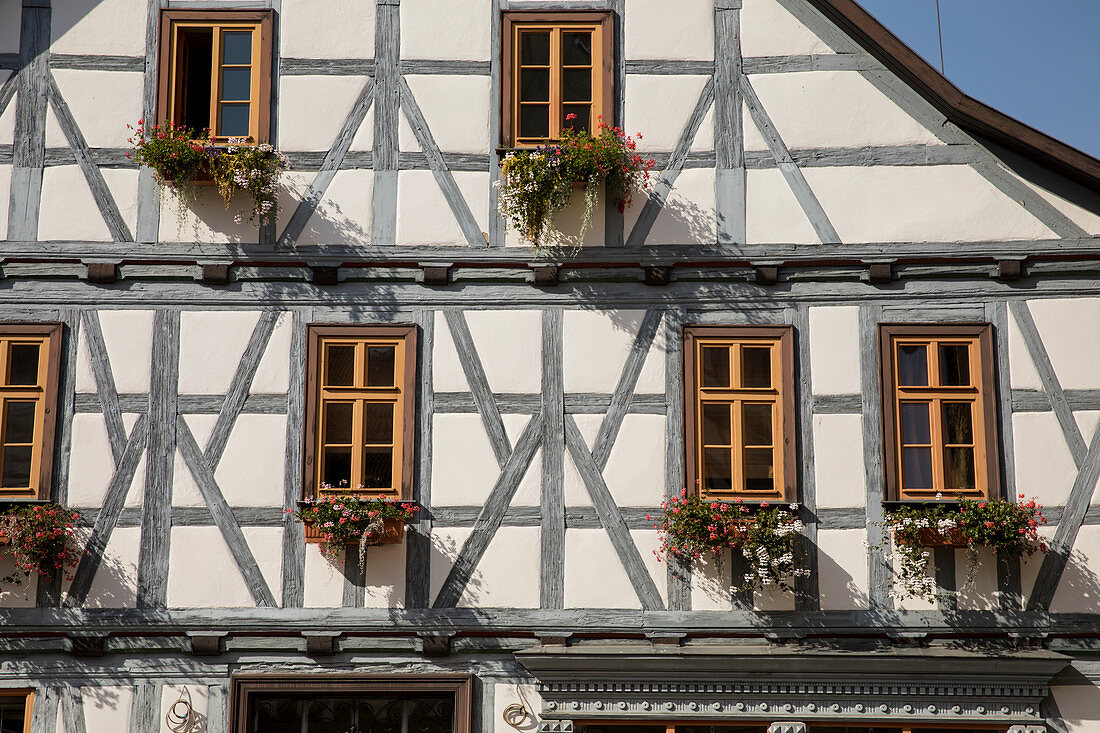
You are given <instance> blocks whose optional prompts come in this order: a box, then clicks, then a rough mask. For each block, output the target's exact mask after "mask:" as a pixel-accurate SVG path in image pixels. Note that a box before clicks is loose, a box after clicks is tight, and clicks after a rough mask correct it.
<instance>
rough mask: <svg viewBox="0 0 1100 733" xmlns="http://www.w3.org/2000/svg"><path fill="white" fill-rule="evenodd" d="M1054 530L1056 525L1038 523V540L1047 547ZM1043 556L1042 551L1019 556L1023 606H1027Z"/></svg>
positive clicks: (1041, 565) (1052, 537)
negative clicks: (1027, 555) (1028, 555)
mask: <svg viewBox="0 0 1100 733" xmlns="http://www.w3.org/2000/svg"><path fill="white" fill-rule="evenodd" d="M1056 531H1057V527H1056V526H1055V525H1053V524H1048V525H1046V526H1045V527H1044V526H1042V525H1040V526H1039V528H1038V534H1039V541H1040V542H1045V543H1047V546H1048V547H1049V546H1050V542H1051V540H1053V539H1054V533H1055V532H1056ZM1045 558H1046V555H1045V554H1044V553H1042V552H1036V553H1035V554H1034V555H1032V556H1031V557H1021V558H1020V591H1021V604H1022V607H1023V608H1027V604H1028V602H1029V601H1030V600H1031V592H1032V591H1033V590H1035V580H1036V579H1037V578H1038V577H1039V570H1040V568H1042V567H1043V560H1044V559H1045ZM1056 590H1057V589H1056Z"/></svg>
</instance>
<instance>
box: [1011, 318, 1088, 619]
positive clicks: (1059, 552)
mask: <svg viewBox="0 0 1100 733" xmlns="http://www.w3.org/2000/svg"><path fill="white" fill-rule="evenodd" d="M1017 323H1019V319H1017ZM1098 478H1100V430H1097V431H1096V432H1095V433H1093V436H1092V441H1091V442H1090V443H1089V447H1088V450H1087V451H1086V453H1085V458H1084V460H1083V461H1082V462H1081V464H1080V469H1079V470H1078V473H1077V478H1076V480H1074V482H1073V488H1071V489H1070V492H1069V499H1067V500H1066V505H1065V508H1064V509H1063V510H1062V518H1061V519H1060V520H1058V528H1057V529H1055V530H1054V539H1052V540H1051V541H1050V545H1049V549H1048V551H1047V554H1046V556H1044V557H1043V564H1042V565H1041V566H1040V567H1039V574H1038V575H1037V576H1036V577H1035V585H1034V586H1033V588H1032V591H1031V596H1030V597H1029V598H1028V602H1027V609H1028V610H1029V611H1047V610H1049V609H1050V603H1051V601H1052V600H1053V599H1054V594H1055V592H1056V591H1057V590H1058V583H1059V582H1060V581H1061V579H1062V573H1063V572H1065V569H1066V565H1067V564H1068V563H1069V559H1070V556H1071V554H1072V553H1073V544H1074V542H1076V540H1077V533H1078V532H1079V531H1080V529H1081V525H1082V524H1083V523H1084V520H1085V512H1086V511H1088V508H1089V504H1090V503H1091V502H1092V495H1093V493H1094V492H1095V490H1096V481H1097V479H1098Z"/></svg>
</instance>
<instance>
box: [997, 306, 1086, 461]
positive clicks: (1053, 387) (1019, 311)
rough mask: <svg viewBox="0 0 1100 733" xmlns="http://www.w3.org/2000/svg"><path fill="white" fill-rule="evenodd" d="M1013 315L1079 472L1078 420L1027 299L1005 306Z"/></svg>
mask: <svg viewBox="0 0 1100 733" xmlns="http://www.w3.org/2000/svg"><path fill="white" fill-rule="evenodd" d="M1008 307H1009V309H1010V310H1011V311H1012V316H1013V318H1015V320H1016V326H1017V327H1018V328H1019V329H1020V335H1021V336H1022V337H1023V340H1024V345H1025V346H1026V347H1027V352H1028V354H1029V355H1030V356H1031V362H1032V364H1034V365H1035V371H1036V372H1037V373H1038V374H1039V380H1040V381H1041V382H1042V383H1043V391H1044V392H1046V395H1047V399H1048V400H1050V405H1051V408H1052V409H1053V410H1054V416H1055V417H1056V418H1057V419H1058V425H1059V426H1060V427H1061V428H1062V435H1063V436H1064V437H1065V439H1066V445H1067V446H1068V447H1069V452H1070V455H1071V456H1073V462H1074V464H1075V465H1076V466H1077V469H1078V470H1080V469H1081V467H1082V465H1083V464H1084V460H1085V453H1086V450H1087V449H1086V448H1085V439H1084V438H1083V437H1081V429H1080V427H1078V425H1077V421H1076V420H1074V419H1073V410H1071V409H1070V406H1069V403H1068V402H1067V401H1066V394H1065V392H1064V391H1063V390H1062V385H1061V383H1060V382H1059V381H1058V375H1057V374H1055V373H1054V366H1053V365H1052V364H1051V362H1050V355H1049V354H1047V349H1046V346H1044V345H1043V339H1042V338H1041V337H1040V336H1039V328H1038V327H1037V326H1036V325H1035V319H1034V318H1032V316H1031V310H1030V309H1029V308H1028V306H1027V301H1026V300H1013V301H1011V302H1010V303H1009V305H1008Z"/></svg>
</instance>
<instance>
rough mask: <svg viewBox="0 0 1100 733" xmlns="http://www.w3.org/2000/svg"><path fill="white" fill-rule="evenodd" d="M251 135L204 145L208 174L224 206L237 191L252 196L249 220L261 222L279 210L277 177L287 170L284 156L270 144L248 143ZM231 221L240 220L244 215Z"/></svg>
mask: <svg viewBox="0 0 1100 733" xmlns="http://www.w3.org/2000/svg"><path fill="white" fill-rule="evenodd" d="M250 140H251V138H246V139H240V138H231V139H230V144H229V145H226V146H224V147H219V146H213V145H211V146H207V148H206V150H207V156H208V160H209V166H210V174H211V175H212V176H213V178H214V183H215V185H217V187H218V192H219V193H220V194H221V195H222V198H223V199H224V200H225V207H226V209H228V208H229V202H230V201H231V200H232V199H233V196H234V195H235V194H237V193H246V194H248V195H249V196H251V197H252V208H251V209H250V210H249V214H248V221H249V222H250V223H253V224H257V225H259V224H262V223H263V222H265V221H268V220H271V219H273V218H274V217H275V216H276V215H277V214H278V213H279V176H280V174H282V173H283V171H285V170H286V169H287V166H288V161H287V157H286V156H285V155H283V154H282V153H280V152H279V151H277V150H275V148H273V147H272V146H271V145H268V144H267V143H263V144H260V145H251V144H249V141H250ZM234 220H235V221H236V222H238V223H240V222H241V221H242V220H243V215H242V214H240V213H238V214H237V215H236V216H234Z"/></svg>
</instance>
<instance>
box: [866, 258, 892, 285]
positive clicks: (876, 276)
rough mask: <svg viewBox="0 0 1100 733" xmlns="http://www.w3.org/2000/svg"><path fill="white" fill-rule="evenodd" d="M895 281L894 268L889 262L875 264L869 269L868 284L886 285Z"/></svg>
mask: <svg viewBox="0 0 1100 733" xmlns="http://www.w3.org/2000/svg"><path fill="white" fill-rule="evenodd" d="M893 279H894V267H893V265H891V264H890V263H889V262H874V263H872V264H871V265H869V266H868V267H867V282H869V283H871V284H872V285H885V284H886V283H888V282H890V281H891V280H893Z"/></svg>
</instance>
